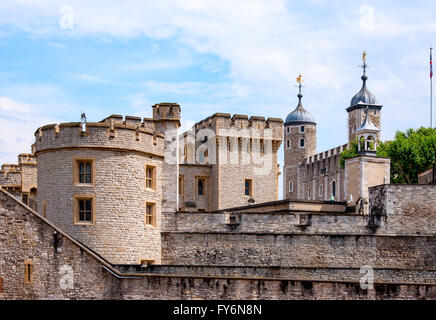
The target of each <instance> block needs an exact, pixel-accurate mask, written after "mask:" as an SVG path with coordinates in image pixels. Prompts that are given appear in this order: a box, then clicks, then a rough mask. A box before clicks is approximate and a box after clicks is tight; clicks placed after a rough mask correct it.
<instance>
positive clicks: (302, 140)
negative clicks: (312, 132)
mask: <svg viewBox="0 0 436 320" xmlns="http://www.w3.org/2000/svg"><path fill="white" fill-rule="evenodd" d="M300 147H301V148H304V139H300Z"/></svg>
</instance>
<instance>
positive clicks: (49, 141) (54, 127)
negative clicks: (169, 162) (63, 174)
mask: <svg viewBox="0 0 436 320" xmlns="http://www.w3.org/2000/svg"><path fill="white" fill-rule="evenodd" d="M152 124H153V123H151V124H150V119H144V120H142V121H141V118H139V117H132V116H126V117H125V118H124V119H123V117H122V116H119V115H111V116H109V117H107V118H105V119H104V120H102V121H100V122H87V123H86V126H85V130H83V129H82V126H81V123H80V122H67V123H60V124H49V125H45V126H43V127H40V128H38V129H37V130H36V132H35V147H34V150H35V154H36V155H38V154H39V153H41V152H45V151H48V150H52V149H68V148H69V149H71V148H110V149H118V150H121V151H122V150H124V151H137V152H142V153H150V154H155V155H158V156H163V154H164V139H163V138H164V136H163V135H162V134H160V133H157V132H155V131H154V130H153V128H152Z"/></svg>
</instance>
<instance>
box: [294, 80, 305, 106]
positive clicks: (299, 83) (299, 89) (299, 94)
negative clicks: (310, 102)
mask: <svg viewBox="0 0 436 320" xmlns="http://www.w3.org/2000/svg"><path fill="white" fill-rule="evenodd" d="M297 82H298V85H297V86H296V87H298V95H297V97H298V105H301V98H302V97H303V94H302V93H301V88H303V85H302V83H303V82H304V81H303V79H302V75H301V73H300V74H299V75H298V77H297Z"/></svg>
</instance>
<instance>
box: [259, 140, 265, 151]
mask: <svg viewBox="0 0 436 320" xmlns="http://www.w3.org/2000/svg"><path fill="white" fill-rule="evenodd" d="M260 154H265V140H263V139H261V140H260Z"/></svg>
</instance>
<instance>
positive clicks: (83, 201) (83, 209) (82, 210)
mask: <svg viewBox="0 0 436 320" xmlns="http://www.w3.org/2000/svg"><path fill="white" fill-rule="evenodd" d="M74 201H75V204H74V211H75V217H74V222H75V224H93V223H94V196H93V195H78V196H74Z"/></svg>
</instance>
